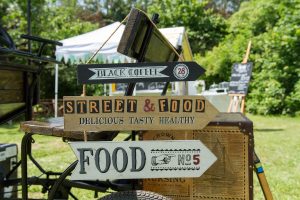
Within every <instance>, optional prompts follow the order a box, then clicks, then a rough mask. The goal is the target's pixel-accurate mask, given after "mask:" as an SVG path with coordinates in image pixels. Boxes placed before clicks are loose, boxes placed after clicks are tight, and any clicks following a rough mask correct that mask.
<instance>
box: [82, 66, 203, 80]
mask: <svg viewBox="0 0 300 200" xmlns="http://www.w3.org/2000/svg"><path fill="white" fill-rule="evenodd" d="M204 72H205V70H204V69H203V68H202V67H201V66H200V65H198V64H197V63H196V62H162V63H118V64H89V65H78V67H77V74H78V75H77V76H78V83H83V84H93V83H131V82H157V81H158V82H159V81H161V82H171V81H194V80H197V78H198V77H199V76H200V75H202V74H204Z"/></svg>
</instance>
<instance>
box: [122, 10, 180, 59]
mask: <svg viewBox="0 0 300 200" xmlns="http://www.w3.org/2000/svg"><path fill="white" fill-rule="evenodd" d="M150 26H153V24H152V23H151V21H150V19H149V18H148V16H147V15H145V14H144V13H143V12H141V11H140V10H137V9H134V8H133V9H132V10H131V11H130V14H129V17H128V21H127V23H126V26H125V30H124V33H123V35H122V38H121V40H120V43H119V46H118V52H119V53H122V54H124V55H126V56H129V57H131V58H135V59H137V57H138V55H139V53H140V48H141V45H142V42H143V41H144V39H145V37H146V30H147V29H148V28H149V27H150ZM176 57H177V59H178V56H177V55H176V54H175V52H174V51H173V49H172V48H171V46H170V43H169V42H168V41H167V40H166V39H165V37H164V36H163V35H162V33H161V32H160V31H159V30H158V29H157V28H156V27H154V29H153V33H152V34H151V37H150V42H149V45H148V48H147V50H146V54H145V62H165V61H173V60H177V59H175V58H176Z"/></svg>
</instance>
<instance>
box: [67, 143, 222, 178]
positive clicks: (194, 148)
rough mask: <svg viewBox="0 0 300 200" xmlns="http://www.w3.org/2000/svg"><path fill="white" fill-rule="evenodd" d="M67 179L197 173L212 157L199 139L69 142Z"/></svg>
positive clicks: (214, 159) (197, 174)
mask: <svg viewBox="0 0 300 200" xmlns="http://www.w3.org/2000/svg"><path fill="white" fill-rule="evenodd" d="M70 145H71V147H72V149H73V151H74V153H75V155H76V157H77V158H78V164H77V165H76V168H75V170H74V171H73V172H72V176H71V180H106V179H143V178H167V177H199V176H201V175H202V174H203V173H204V172H205V171H206V170H207V169H208V168H209V167H210V166H211V165H212V164H213V163H214V162H215V161H216V160H217V158H216V156H215V155H214V154H213V153H212V152H211V151H210V150H209V149H208V148H207V147H206V146H205V145H204V144H203V143H202V142H200V140H177V141H126V142H71V143H70Z"/></svg>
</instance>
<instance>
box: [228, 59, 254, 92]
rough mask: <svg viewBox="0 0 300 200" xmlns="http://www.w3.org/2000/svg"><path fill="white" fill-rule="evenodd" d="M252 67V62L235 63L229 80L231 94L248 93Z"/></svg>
mask: <svg viewBox="0 0 300 200" xmlns="http://www.w3.org/2000/svg"><path fill="white" fill-rule="evenodd" d="M252 68H253V63H252V62H249V63H235V64H233V66H232V71H231V78H230V82H229V91H228V93H229V94H244V95H246V94H247V92H248V87H249V82H250V79H251V74H252Z"/></svg>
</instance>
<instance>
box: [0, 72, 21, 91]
mask: <svg viewBox="0 0 300 200" xmlns="http://www.w3.org/2000/svg"><path fill="white" fill-rule="evenodd" d="M16 89H21V90H22V89H23V72H21V71H9V70H0V90H16Z"/></svg>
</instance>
